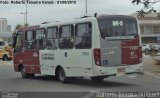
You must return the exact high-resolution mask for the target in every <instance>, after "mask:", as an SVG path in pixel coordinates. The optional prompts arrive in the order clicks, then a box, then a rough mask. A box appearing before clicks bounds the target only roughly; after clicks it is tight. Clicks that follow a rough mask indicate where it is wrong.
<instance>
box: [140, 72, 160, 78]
mask: <svg viewBox="0 0 160 98" xmlns="http://www.w3.org/2000/svg"><path fill="white" fill-rule="evenodd" d="M143 73H144V74H145V75H148V76H151V77H153V78H156V79H160V73H153V72H148V71H144V72H143Z"/></svg>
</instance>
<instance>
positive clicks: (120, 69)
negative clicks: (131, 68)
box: [117, 68, 126, 73]
mask: <svg viewBox="0 0 160 98" xmlns="http://www.w3.org/2000/svg"><path fill="white" fill-rule="evenodd" d="M117 72H118V73H125V72H126V68H118V69H117Z"/></svg>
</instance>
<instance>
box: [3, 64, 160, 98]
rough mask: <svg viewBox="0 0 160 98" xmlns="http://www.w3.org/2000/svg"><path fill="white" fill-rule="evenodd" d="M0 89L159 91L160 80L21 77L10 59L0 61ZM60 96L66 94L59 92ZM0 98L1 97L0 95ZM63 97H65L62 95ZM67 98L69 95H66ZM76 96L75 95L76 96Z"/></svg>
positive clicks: (126, 77)
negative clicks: (70, 80) (97, 80)
mask: <svg viewBox="0 0 160 98" xmlns="http://www.w3.org/2000/svg"><path fill="white" fill-rule="evenodd" d="M0 91H2V92H100V91H101V92H150V91H159V92H160V80H158V79H155V78H152V77H149V76H146V75H143V76H141V75H137V76H136V77H135V76H134V75H131V76H119V77H109V78H106V79H105V80H104V81H103V82H93V81H91V80H90V79H89V78H84V79H76V80H75V81H74V82H72V83H68V84H62V83H59V82H57V81H56V80H55V79H54V78H53V77H52V76H36V77H35V78H33V79H23V78H21V75H20V73H16V72H14V70H13V66H12V61H7V62H4V61H0ZM60 95H62V96H66V95H63V94H60ZM0 98H1V97H0ZM64 98H65V97H64ZM68 98H69V97H68ZM76 98H77V97H76Z"/></svg>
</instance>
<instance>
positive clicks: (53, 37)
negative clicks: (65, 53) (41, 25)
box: [46, 27, 58, 49]
mask: <svg viewBox="0 0 160 98" xmlns="http://www.w3.org/2000/svg"><path fill="white" fill-rule="evenodd" d="M46 47H47V49H57V48H58V27H50V28H48V29H47V42H46Z"/></svg>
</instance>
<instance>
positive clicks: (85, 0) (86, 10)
mask: <svg viewBox="0 0 160 98" xmlns="http://www.w3.org/2000/svg"><path fill="white" fill-rule="evenodd" d="M85 4H86V15H87V10H88V9H87V0H85Z"/></svg>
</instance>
